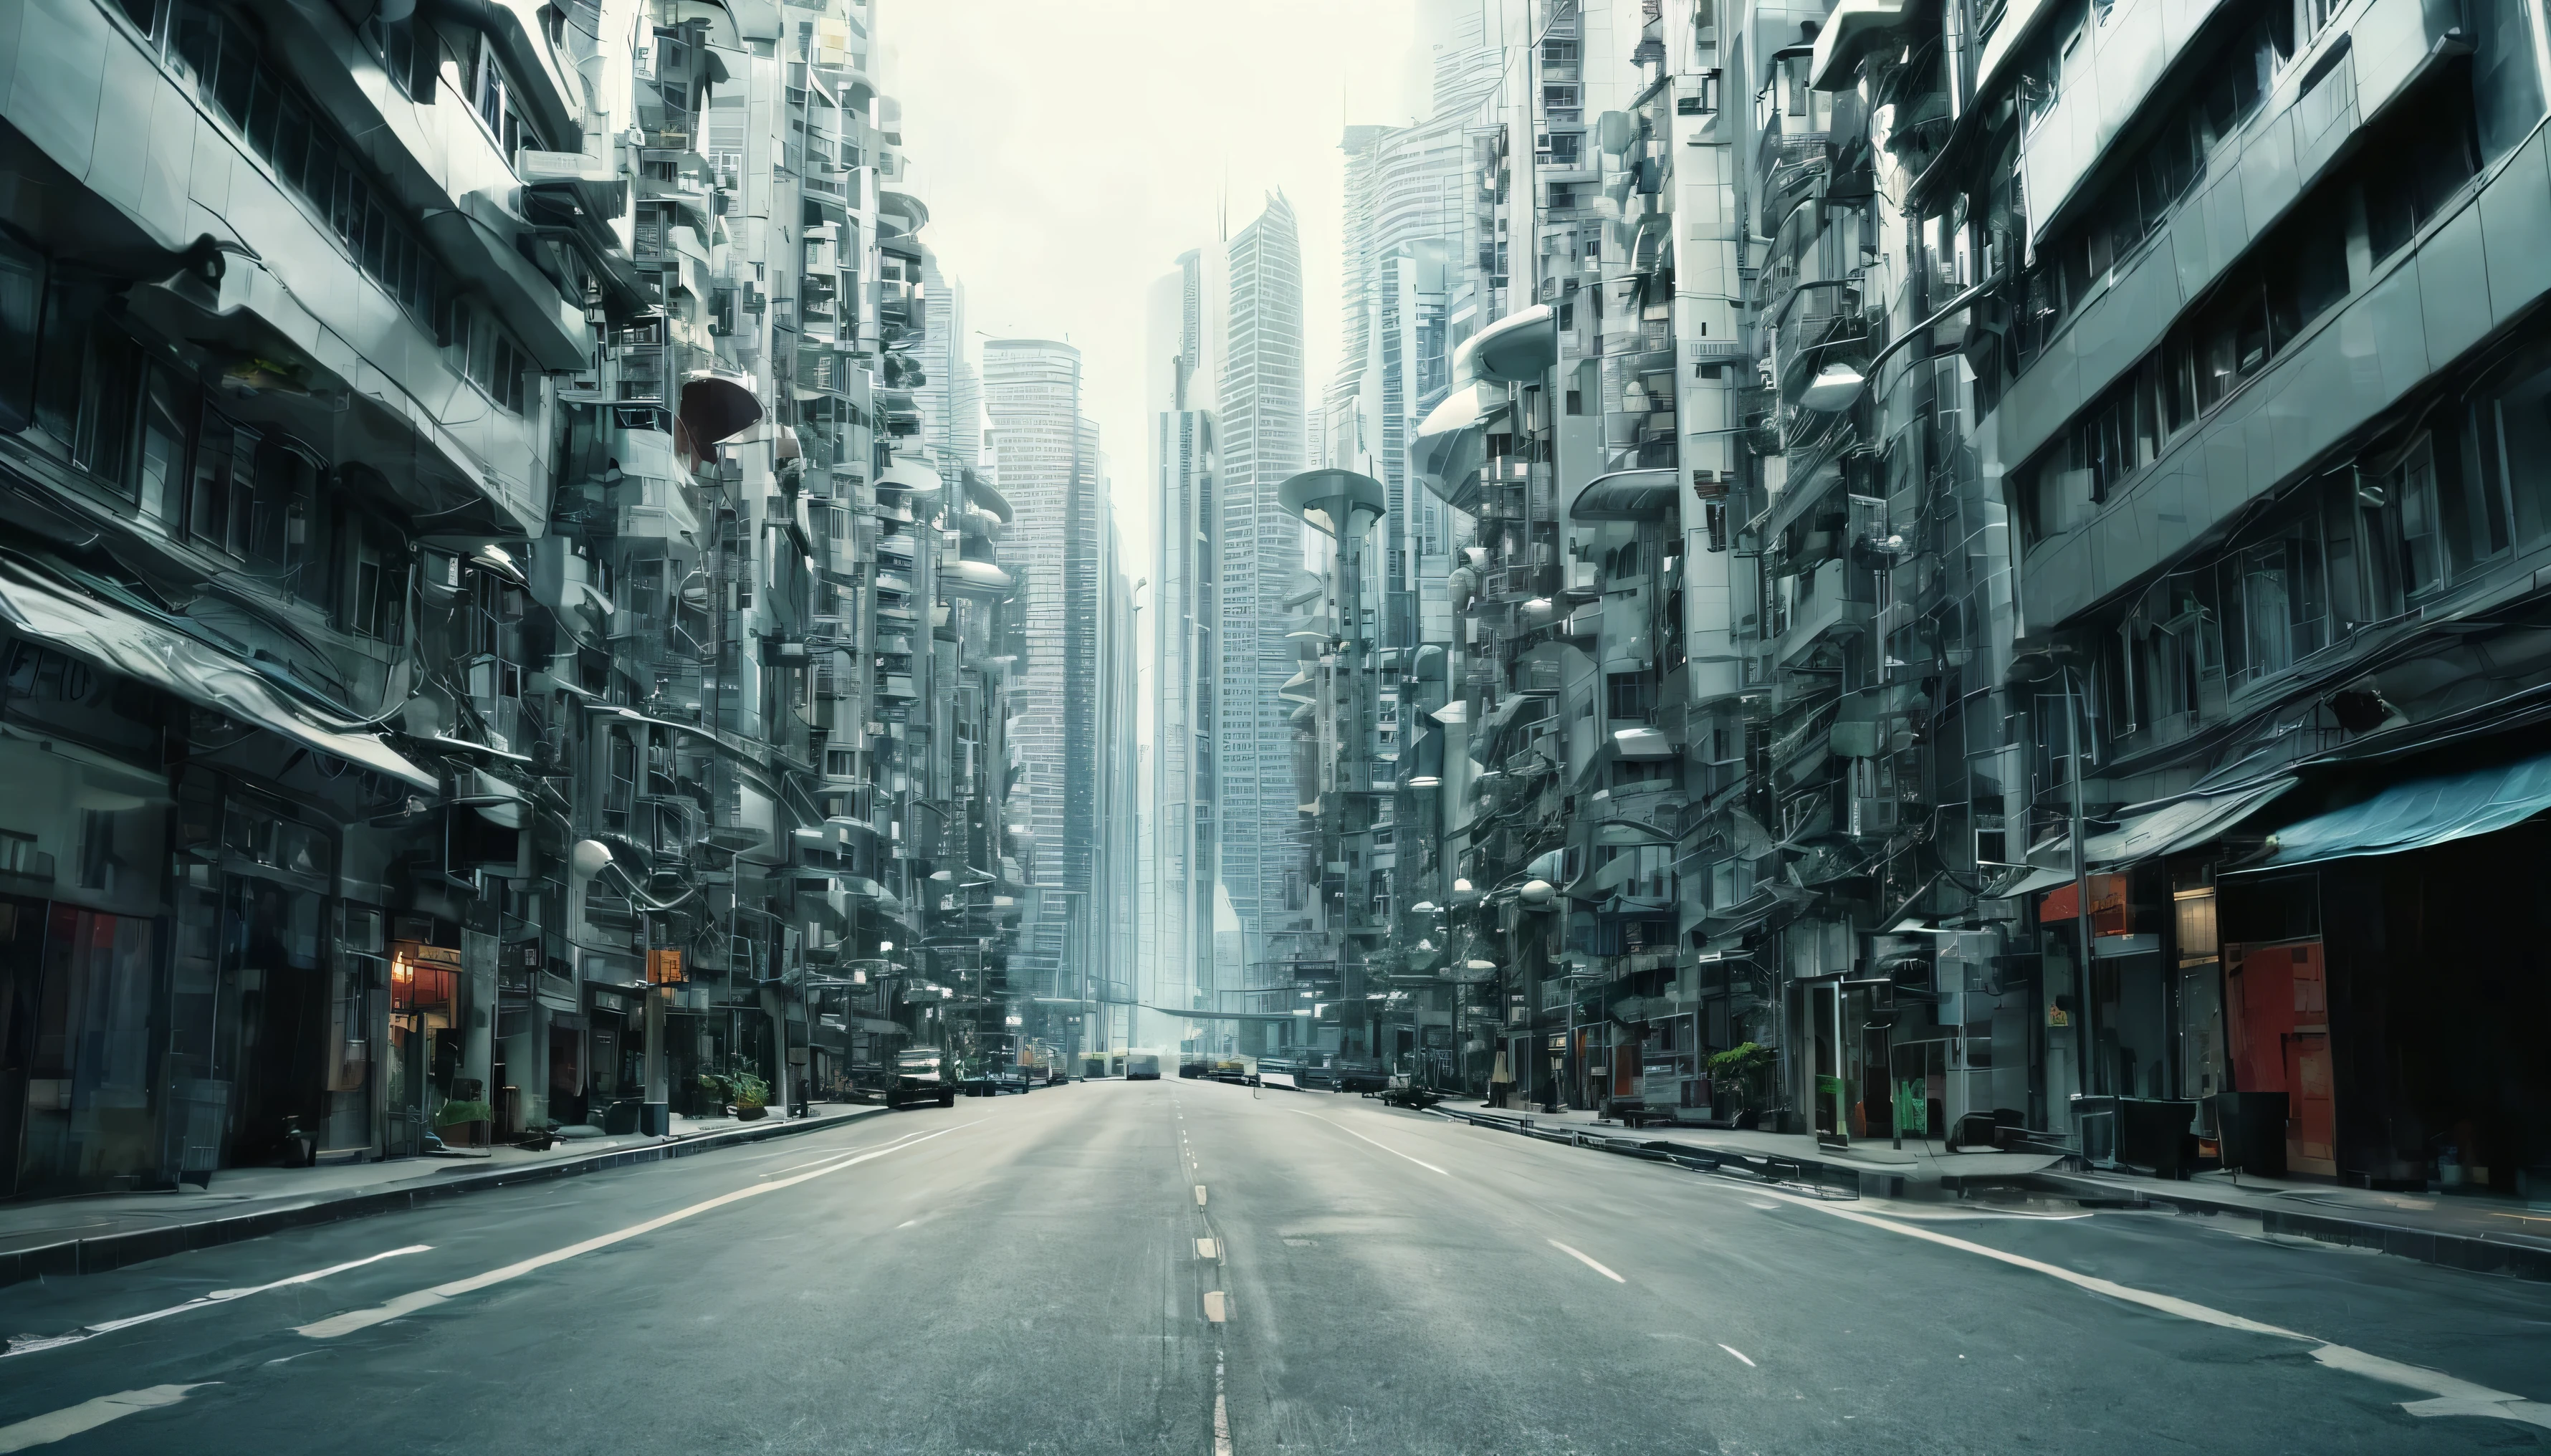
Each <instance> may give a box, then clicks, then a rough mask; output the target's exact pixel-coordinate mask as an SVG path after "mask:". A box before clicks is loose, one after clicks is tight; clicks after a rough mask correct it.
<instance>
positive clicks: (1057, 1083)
mask: <svg viewBox="0 0 2551 1456" xmlns="http://www.w3.org/2000/svg"><path fill="white" fill-rule="evenodd" d="M1045 1085H1046V1086H1048V1087H1070V1086H1071V1073H1069V1072H1066V1071H1064V1070H1063V1064H1062V1063H1061V1062H1053V1063H1049V1064H1047V1066H1046V1069H1045Z"/></svg>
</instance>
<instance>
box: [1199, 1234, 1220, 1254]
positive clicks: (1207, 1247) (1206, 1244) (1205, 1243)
mask: <svg viewBox="0 0 2551 1456" xmlns="http://www.w3.org/2000/svg"><path fill="white" fill-rule="evenodd" d="M1196 1257H1197V1258H1199V1259H1213V1258H1218V1257H1220V1256H1219V1255H1218V1254H1217V1253H1216V1252H1215V1250H1214V1242H1213V1240H1211V1239H1197V1240H1196Z"/></svg>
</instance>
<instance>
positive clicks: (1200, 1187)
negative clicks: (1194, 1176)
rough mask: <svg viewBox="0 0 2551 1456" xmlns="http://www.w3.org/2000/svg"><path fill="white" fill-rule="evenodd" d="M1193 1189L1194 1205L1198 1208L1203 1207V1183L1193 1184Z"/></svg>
mask: <svg viewBox="0 0 2551 1456" xmlns="http://www.w3.org/2000/svg"><path fill="white" fill-rule="evenodd" d="M1195 1191H1196V1206H1197V1207H1199V1208H1201V1207H1203V1206H1204V1185H1203V1184H1197V1185H1196V1186H1195Z"/></svg>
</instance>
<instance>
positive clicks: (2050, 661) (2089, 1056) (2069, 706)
mask: <svg viewBox="0 0 2551 1456" xmlns="http://www.w3.org/2000/svg"><path fill="white" fill-rule="evenodd" d="M2074 656H2075V655H2074V654H2073V653H2072V652H2071V651H2070V650H2068V649H2066V648H2063V647H2061V646H2055V647H2047V648H2041V649H2038V650H2036V651H2033V652H2023V653H2021V654H2019V655H2018V656H2017V657H2015V658H2013V659H2011V663H2010V668H2009V671H2008V672H2006V673H2005V674H2004V675H2003V678H2002V680H2003V681H2004V682H2005V683H2007V684H2009V685H2012V686H2020V685H2025V684H2031V683H2037V682H2043V681H2045V680H2046V679H2048V678H2050V677H2061V678H2062V679H2063V682H2064V725H2065V732H2066V734H2067V735H2068V736H2069V738H2070V740H2071V741H2070V747H2071V750H2072V753H2071V758H2072V760H2073V763H2072V778H2073V924H2074V939H2075V941H2076V942H2077V944H2076V947H2075V951H2074V954H2075V955H2077V956H2079V957H2080V958H2081V965H2080V967H2079V969H2078V971H2077V972H2076V975H2075V978H2074V983H2075V997H2076V999H2075V1001H2074V1005H2075V1007H2076V1009H2077V1010H2078V1012H2079V1015H2078V1016H2077V1017H2076V1018H2075V1019H2076V1021H2077V1023H2078V1027H2079V1030H2078V1032H2077V1035H2076V1041H2077V1043H2078V1047H2079V1050H2078V1052H2077V1056H2078V1057H2079V1059H2080V1060H2079V1062H2078V1064H2077V1067H2076V1076H2077V1077H2078V1078H2079V1079H2080V1082H2081V1086H2082V1092H2083V1093H2084V1094H2086V1095H2087V1094H2092V1093H2095V1092H2097V1091H2098V1086H2099V1082H2100V1081H2101V1080H2103V1079H2097V1078H2094V1077H2093V1076H2092V1072H2093V1064H2094V1063H2095V1061H2096V1058H2097V1054H2098V1046H2099V1043H2098V1036H2097V1033H2096V1029H2095V1028H2096V1022H2095V1019H2094V1018H2095V1016H2096V1014H2097V1013H2096V1012H2095V1010H2094V1009H2093V1006H2092V1002H2093V999H2094V997H2093V995H2092V988H2091V952H2092V940H2091V873H2090V872H2091V867H2090V847H2089V845H2088V844H2086V843H2085V842H2084V840H2083V817H2084V816H2083V812H2082V703H2081V694H2080V691H2079V688H2080V680H2079V674H2078V672H2077V671H2076V665H2075V662H2074ZM2073 1131H2074V1133H2075V1134H2076V1135H2077V1136H2078V1135H2080V1133H2081V1128H2080V1127H2079V1126H2076V1127H2075V1128H2074V1129H2073Z"/></svg>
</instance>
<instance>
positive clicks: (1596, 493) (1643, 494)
mask: <svg viewBox="0 0 2551 1456" xmlns="http://www.w3.org/2000/svg"><path fill="white" fill-rule="evenodd" d="M1675 474H1676V472H1675V471H1674V470H1672V469H1645V470H1614V471H1612V472H1611V473H1610V474H1607V475H1597V476H1595V477H1594V478H1593V479H1591V480H1588V481H1586V482H1585V488H1584V489H1582V490H1580V491H1578V492H1577V502H1576V504H1574V505H1571V506H1570V507H1569V508H1568V518H1569V519H1570V520H1572V521H1661V520H1664V519H1665V518H1666V517H1668V516H1671V515H1673V514H1674V513H1675Z"/></svg>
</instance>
